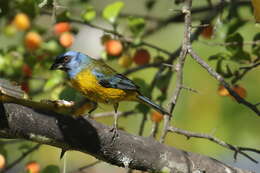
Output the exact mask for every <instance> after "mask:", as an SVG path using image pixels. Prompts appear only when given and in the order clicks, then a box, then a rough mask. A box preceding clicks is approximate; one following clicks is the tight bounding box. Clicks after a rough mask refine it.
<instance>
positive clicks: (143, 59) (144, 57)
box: [133, 49, 151, 65]
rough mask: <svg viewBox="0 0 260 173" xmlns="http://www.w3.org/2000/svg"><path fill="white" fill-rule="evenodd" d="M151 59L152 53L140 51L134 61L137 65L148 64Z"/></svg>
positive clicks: (136, 53) (135, 55) (144, 50)
mask: <svg viewBox="0 0 260 173" xmlns="http://www.w3.org/2000/svg"><path fill="white" fill-rule="evenodd" d="M150 59H151V56H150V53H149V52H148V51H147V50H146V49H138V50H137V51H136V52H135V54H134V57H133V60H134V62H135V63H136V64H137V65H145V64H148V63H149V61H150Z"/></svg>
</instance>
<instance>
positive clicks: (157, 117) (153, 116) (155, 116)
mask: <svg viewBox="0 0 260 173" xmlns="http://www.w3.org/2000/svg"><path fill="white" fill-rule="evenodd" d="M162 119H163V114H161V113H159V112H156V111H153V112H152V113H151V120H152V121H153V122H156V123H159V122H160V121H162Z"/></svg>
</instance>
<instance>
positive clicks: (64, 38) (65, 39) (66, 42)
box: [59, 32, 74, 48]
mask: <svg viewBox="0 0 260 173" xmlns="http://www.w3.org/2000/svg"><path fill="white" fill-rule="evenodd" d="M59 42H60V44H61V45H62V46H63V47H65V48H68V47H70V46H71V45H72V44H73V42H74V36H73V35H72V34H71V33H70V32H64V33H62V34H61V35H60V38H59Z"/></svg>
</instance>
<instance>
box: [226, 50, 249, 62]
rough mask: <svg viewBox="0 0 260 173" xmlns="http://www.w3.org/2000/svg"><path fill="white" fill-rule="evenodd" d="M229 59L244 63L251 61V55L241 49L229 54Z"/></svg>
mask: <svg viewBox="0 0 260 173" xmlns="http://www.w3.org/2000/svg"><path fill="white" fill-rule="evenodd" d="M230 59H231V60H233V61H235V62H238V63H245V62H248V61H249V62H250V61H251V56H250V54H249V53H248V52H246V51H243V50H241V51H238V52H236V53H235V54H234V55H233V56H231V58H230Z"/></svg>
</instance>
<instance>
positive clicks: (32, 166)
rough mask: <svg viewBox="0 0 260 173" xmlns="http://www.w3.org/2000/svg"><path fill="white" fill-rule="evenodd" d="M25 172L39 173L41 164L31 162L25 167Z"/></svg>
mask: <svg viewBox="0 0 260 173" xmlns="http://www.w3.org/2000/svg"><path fill="white" fill-rule="evenodd" d="M25 170H26V171H27V172H29V173H39V172H40V170H41V168H40V164H39V163H37V162H36V161H31V162H28V163H27V164H26V165H25Z"/></svg>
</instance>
